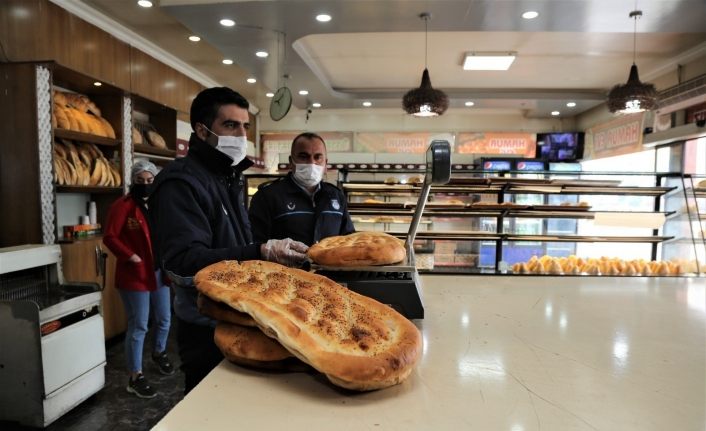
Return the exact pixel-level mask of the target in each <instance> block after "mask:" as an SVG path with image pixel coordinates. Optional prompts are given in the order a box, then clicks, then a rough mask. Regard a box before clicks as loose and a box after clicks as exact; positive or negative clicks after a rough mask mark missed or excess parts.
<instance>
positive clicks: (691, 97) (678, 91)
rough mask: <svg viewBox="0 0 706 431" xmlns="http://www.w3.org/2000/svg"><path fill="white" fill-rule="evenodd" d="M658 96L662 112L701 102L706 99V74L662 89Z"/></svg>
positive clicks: (660, 111) (659, 111)
mask: <svg viewBox="0 0 706 431" xmlns="http://www.w3.org/2000/svg"><path fill="white" fill-rule="evenodd" d="M658 96H659V109H658V113H660V114H665V113H667V112H672V111H675V110H678V109H684V108H687V107H689V106H691V105H695V104H697V103H701V102H703V101H704V100H706V74H704V75H700V76H697V77H696V78H693V79H690V80H688V81H686V82H682V83H681V84H679V85H675V86H674V87H670V88H667V89H665V90H662V91H660V92H659V95H658ZM685 102H686V103H685Z"/></svg>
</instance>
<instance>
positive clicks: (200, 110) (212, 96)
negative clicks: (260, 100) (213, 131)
mask: <svg viewBox="0 0 706 431" xmlns="http://www.w3.org/2000/svg"><path fill="white" fill-rule="evenodd" d="M223 105H237V106H239V107H241V108H243V109H248V108H249V107H250V104H249V103H248V101H247V99H245V98H244V97H243V96H241V95H240V93H238V92H236V91H233V90H232V89H230V88H228V87H213V88H207V89H205V90H203V91H202V92H200V93H199V94H198V95H197V96H196V98H195V99H194V101H193V102H191V113H190V119H191V129H192V130H196V123H201V124H204V125H206V127H209V128H210V127H211V126H212V125H213V122H214V121H215V120H216V116H217V115H218V110H219V109H221V106H223Z"/></svg>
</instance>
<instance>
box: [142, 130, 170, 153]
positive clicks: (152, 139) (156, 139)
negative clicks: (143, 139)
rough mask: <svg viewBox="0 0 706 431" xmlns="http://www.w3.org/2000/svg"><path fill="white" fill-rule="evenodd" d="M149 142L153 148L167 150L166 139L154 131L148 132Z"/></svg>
mask: <svg viewBox="0 0 706 431" xmlns="http://www.w3.org/2000/svg"><path fill="white" fill-rule="evenodd" d="M147 141H148V142H149V143H150V145H152V146H153V147H156V148H161V149H163V150H166V149H167V143H166V142H164V138H162V136H161V135H160V134H159V133H157V132H155V131H154V130H148V131H147Z"/></svg>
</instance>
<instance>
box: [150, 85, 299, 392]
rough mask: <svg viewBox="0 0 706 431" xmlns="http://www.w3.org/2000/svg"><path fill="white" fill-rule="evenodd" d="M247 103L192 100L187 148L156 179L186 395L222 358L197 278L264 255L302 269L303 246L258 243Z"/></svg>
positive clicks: (227, 98)
mask: <svg viewBox="0 0 706 431" xmlns="http://www.w3.org/2000/svg"><path fill="white" fill-rule="evenodd" d="M248 106H249V104H248V101H247V100H245V98H243V97H242V96H241V95H240V94H238V93H236V92H235V91H233V90H231V89H230V88H225V87H221V88H209V89H206V90H204V91H202V92H201V93H199V94H198V96H196V98H195V99H194V101H193V103H192V105H191V127H192V129H193V131H194V132H193V133H192V134H191V139H190V140H189V152H188V154H187V156H186V157H184V158H183V159H177V160H175V161H173V162H172V163H170V164H169V165H168V166H167V167H166V168H165V169H164V170H162V172H160V174H159V175H158V176H157V178H156V180H155V182H154V185H153V191H152V194H151V196H150V199H149V205H150V217H151V218H152V222H153V223H152V226H153V238H152V240H153V241H152V242H153V248H154V254H155V259H156V261H157V262H159V263H160V265H161V267H162V269H163V270H164V272H165V273H166V274H167V275H168V276H169V278H170V279H171V281H172V286H174V290H175V298H174V314H175V315H176V317H177V318H176V322H177V343H178V345H179V356H180V358H181V369H182V371H184V374H185V393H188V392H189V391H190V390H191V389H192V388H193V387H194V386H196V384H197V383H198V382H199V381H201V379H203V377H205V376H206V374H208V373H209V372H210V371H211V370H212V369H213V368H214V367H215V366H216V365H218V363H219V362H220V361H221V360H222V359H223V356H222V355H221V352H220V351H219V350H218V348H217V347H216V345H215V344H214V342H213V332H214V327H215V321H213V320H211V319H209V318H207V317H205V316H203V315H201V314H199V312H198V310H197V306H196V297H197V291H196V289H195V288H194V286H193V282H192V277H193V276H194V275H195V274H196V273H197V272H198V271H199V270H201V269H202V268H204V267H206V266H208V265H210V264H212V263H215V262H219V261H221V260H239V261H242V260H251V259H264V260H270V261H274V262H278V263H281V264H285V265H294V266H299V265H300V264H301V263H302V262H303V261H304V260H305V259H306V255H305V254H304V253H305V252H306V249H307V248H308V247H307V246H306V245H304V244H302V243H299V242H296V241H292V240H291V239H281V240H272V241H267V242H264V241H262V242H260V241H256V242H254V241H253V238H252V234H251V232H250V222H249V220H248V215H247V212H246V210H245V206H244V201H243V193H242V189H243V175H242V173H243V171H244V170H245V169H247V168H248V167H250V166H251V165H252V162H251V161H250V160H248V159H247V158H246V157H245V153H246V150H247V139H246V137H245V134H246V130H247V129H248V127H249V126H250V124H249V119H248V118H249V117H248Z"/></svg>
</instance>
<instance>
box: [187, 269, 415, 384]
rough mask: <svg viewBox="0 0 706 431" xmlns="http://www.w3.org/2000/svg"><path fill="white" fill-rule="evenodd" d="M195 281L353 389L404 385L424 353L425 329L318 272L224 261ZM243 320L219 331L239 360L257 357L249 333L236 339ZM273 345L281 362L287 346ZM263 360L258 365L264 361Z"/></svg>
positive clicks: (205, 292)
mask: <svg viewBox="0 0 706 431" xmlns="http://www.w3.org/2000/svg"><path fill="white" fill-rule="evenodd" d="M194 282H195V283H196V287H197V289H198V290H199V292H200V293H201V294H203V295H205V296H207V297H208V298H210V299H212V300H214V301H217V302H222V303H224V304H226V305H228V306H229V307H231V308H232V309H234V310H236V311H239V312H241V313H245V314H246V315H248V316H250V318H252V321H253V322H254V324H255V325H256V327H257V328H258V329H257V330H258V331H261V332H259V333H257V334H264V335H265V336H266V337H268V338H269V339H271V340H273V341H276V343H278V345H280V346H282V347H284V349H286V351H287V352H288V353H289V354H291V355H293V356H295V357H296V358H298V359H300V360H301V361H303V362H305V363H306V364H309V365H310V366H312V367H313V368H315V369H316V370H318V371H319V372H321V373H323V374H325V375H326V377H327V378H328V379H329V380H330V381H331V382H332V383H334V384H335V385H338V386H341V387H344V388H347V389H353V390H360V391H365V390H374V389H381V388H385V387H388V386H392V385H395V384H398V383H400V382H402V381H403V380H405V379H406V378H407V377H408V376H409V374H410V373H411V372H412V369H413V367H414V365H415V364H416V362H417V360H418V358H419V355H420V353H421V348H422V339H421V335H420V333H419V330H418V329H417V328H416V327H415V326H414V324H412V323H411V322H410V321H409V320H407V319H406V318H405V317H404V316H402V315H401V314H399V313H398V312H396V311H395V310H393V309H392V308H390V307H388V306H387V305H384V304H381V303H379V302H377V301H375V300H374V299H371V298H368V297H366V296H362V295H359V294H357V293H355V292H352V291H350V290H348V289H346V288H345V287H343V286H341V285H339V284H337V283H335V282H334V281H332V280H329V279H328V278H326V277H323V276H320V275H317V274H313V273H309V272H305V271H302V270H299V269H292V268H287V267H285V266H282V265H278V264H276V263H271V262H263V261H257V260H256V261H247V262H242V263H238V262H236V261H223V262H219V263H216V264H213V265H210V266H208V267H206V268H204V269H202V270H201V271H199V273H198V274H196V277H195V278H194ZM241 317H242V316H241ZM240 323H241V325H239V326H237V327H235V328H229V329H227V330H224V329H221V330H218V329H217V334H216V337H215V341H216V343H217V344H218V345H219V347H220V348H221V349H223V348H224V346H226V347H228V349H227V350H226V351H224V353H225V352H228V351H229V352H230V353H226V356H228V355H229V354H232V353H233V352H235V353H236V355H235V356H236V357H237V360H236V362H239V361H240V359H241V358H243V357H245V359H247V360H252V359H253V355H250V356H248V355H247V352H246V351H247V350H248V347H247V344H245V346H246V347H243V341H242V340H247V339H248V338H238V339H239V340H240V341H228V340H233V339H234V337H244V336H243V330H242V328H244V327H245V326H242V323H243V322H242V321H241V322H240ZM251 334H252V332H251ZM250 336H251V335H247V337H250ZM257 336H258V337H259V336H260V335H257ZM260 339H261V338H260ZM224 340H225V341H224ZM250 340H252V338H250ZM260 346H261V347H262V344H260ZM270 347H271V346H270ZM270 347H266V348H263V350H266V351H267V352H268V353H267V354H269V355H271V356H269V358H270V359H271V360H275V361H276V360H280V359H278V358H280V357H281V356H282V355H283V354H284V352H282V351H281V350H280V351H279V352H277V351H276V350H275V349H274V348H270ZM250 350H251V351H252V350H255V349H254V348H251V349H250ZM278 354H279V356H278ZM246 356H247V357H246ZM255 359H256V361H257V362H256V363H255V364H256V365H257V364H259V363H261V362H263V361H262V360H261V358H260V357H258V358H255ZM265 362H266V361H265ZM240 363H242V362H240ZM250 365H252V363H251V364H250Z"/></svg>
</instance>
